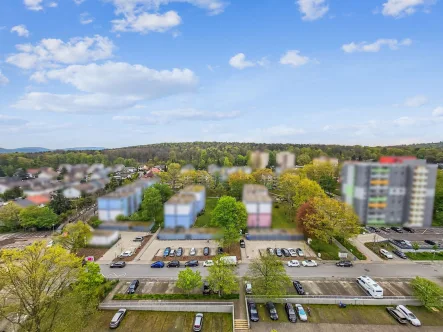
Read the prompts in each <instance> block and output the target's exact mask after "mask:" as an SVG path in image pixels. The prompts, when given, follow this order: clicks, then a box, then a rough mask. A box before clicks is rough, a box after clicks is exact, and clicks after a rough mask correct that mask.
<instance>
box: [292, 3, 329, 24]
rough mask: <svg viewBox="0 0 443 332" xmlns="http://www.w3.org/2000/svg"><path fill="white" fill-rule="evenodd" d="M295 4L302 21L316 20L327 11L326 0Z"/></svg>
mask: <svg viewBox="0 0 443 332" xmlns="http://www.w3.org/2000/svg"><path fill="white" fill-rule="evenodd" d="M297 3H298V7H299V10H300V12H301V13H302V15H303V16H302V20H304V21H314V20H318V19H319V18H322V17H323V16H324V15H325V14H326V13H327V12H328V11H329V7H328V5H327V4H326V0H298V1H297Z"/></svg>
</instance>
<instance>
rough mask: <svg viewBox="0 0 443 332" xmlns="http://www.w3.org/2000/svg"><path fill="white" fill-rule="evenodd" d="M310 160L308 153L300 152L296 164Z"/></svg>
mask: <svg viewBox="0 0 443 332" xmlns="http://www.w3.org/2000/svg"><path fill="white" fill-rule="evenodd" d="M310 162H311V157H310V156H309V155H308V154H305V153H303V154H301V155H299V156H298V157H297V165H300V166H303V165H306V164H309V163H310Z"/></svg>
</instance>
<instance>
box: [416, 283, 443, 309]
mask: <svg viewBox="0 0 443 332" xmlns="http://www.w3.org/2000/svg"><path fill="white" fill-rule="evenodd" d="M411 286H412V289H413V291H414V295H415V296H416V297H417V298H418V299H419V300H420V301H421V302H422V303H423V305H424V306H425V307H426V308H428V309H432V308H438V309H443V289H442V288H441V287H440V286H439V285H438V284H437V283H435V282H433V281H431V280H428V279H425V278H421V277H415V279H413V280H412V281H411Z"/></svg>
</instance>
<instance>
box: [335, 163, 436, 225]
mask: <svg viewBox="0 0 443 332" xmlns="http://www.w3.org/2000/svg"><path fill="white" fill-rule="evenodd" d="M436 177H437V165H431V164H427V163H426V160H417V159H415V157H382V158H380V161H379V162H346V163H345V164H344V165H343V168H342V173H341V191H342V199H343V201H344V202H346V203H347V204H349V205H351V206H352V207H353V208H354V211H355V212H356V213H357V215H358V216H359V217H360V221H361V223H362V224H364V225H374V224H395V225H398V224H402V225H408V226H415V227H423V226H424V227H427V226H430V225H431V223H432V210H433V207H434V195H435V184H436Z"/></svg>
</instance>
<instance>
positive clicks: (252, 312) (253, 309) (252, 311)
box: [248, 302, 259, 322]
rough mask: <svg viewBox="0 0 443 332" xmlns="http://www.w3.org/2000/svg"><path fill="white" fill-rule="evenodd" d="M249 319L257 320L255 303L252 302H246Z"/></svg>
mask: <svg viewBox="0 0 443 332" xmlns="http://www.w3.org/2000/svg"><path fill="white" fill-rule="evenodd" d="M248 310H249V319H250V320H251V321H253V322H258V320H259V318H258V311H257V305H256V304H255V303H254V302H248Z"/></svg>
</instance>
